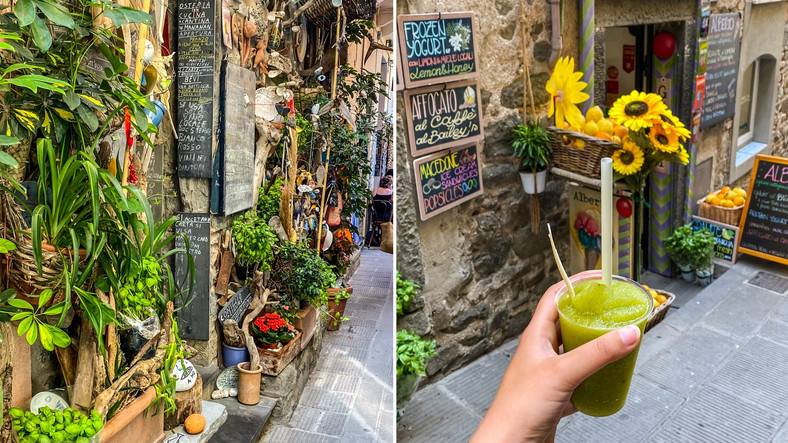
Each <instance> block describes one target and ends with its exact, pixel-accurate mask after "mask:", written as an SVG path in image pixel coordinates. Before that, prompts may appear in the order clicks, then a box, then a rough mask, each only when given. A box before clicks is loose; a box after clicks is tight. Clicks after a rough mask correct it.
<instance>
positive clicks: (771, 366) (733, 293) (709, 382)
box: [397, 257, 788, 442]
mask: <svg viewBox="0 0 788 443" xmlns="http://www.w3.org/2000/svg"><path fill="white" fill-rule="evenodd" d="M674 284H675V283H674ZM656 287H660V286H656ZM688 289H689V288H688ZM673 290H674V291H676V292H675V293H676V296H677V299H679V300H681V303H678V305H679V306H680V307H679V308H678V309H671V310H670V311H669V313H668V315H667V316H666V317H665V319H664V320H663V321H662V322H661V323H660V324H658V325H657V326H656V327H654V328H653V329H652V330H650V331H649V332H648V334H646V336H645V338H644V341H643V345H642V346H641V350H640V355H639V356H638V362H637V366H636V368H635V375H634V378H633V380H632V386H631V388H630V392H629V397H628V399H627V404H626V406H624V409H622V410H621V411H619V412H618V413H617V414H614V415H612V416H610V417H604V418H594V417H589V416H586V415H583V414H574V415H572V416H570V417H567V418H564V419H563V420H561V422H560V423H559V426H558V432H557V438H556V441H558V442H741V441H747V442H788V422H787V421H786V419H787V418H788V408H786V407H785V405H786V404H788V383H786V376H788V297H787V296H786V294H788V269H787V268H786V267H785V266H779V265H775V264H772V263H769V262H766V261H764V260H760V259H755V258H751V257H744V258H742V260H741V261H739V263H737V264H736V265H735V266H733V267H732V268H730V269H729V270H728V271H727V272H725V273H724V274H723V275H722V276H721V277H719V278H718V279H717V280H716V281H715V282H714V283H712V285H711V286H709V287H707V288H705V289H704V290H702V291H700V292H699V293H698V294H697V295H695V296H694V297H692V298H690V299H686V294H682V292H680V291H678V290H677V289H675V288H674V289H673ZM687 292H691V291H687ZM516 346H517V340H516V339H515V340H512V341H510V342H507V343H506V344H504V345H503V346H502V347H500V348H498V349H496V350H494V351H493V352H491V353H489V354H487V355H485V356H484V357H482V358H480V359H478V360H476V361H475V362H473V363H472V364H470V365H468V366H466V367H465V368H463V369H461V370H459V371H456V372H454V373H452V374H450V375H449V376H447V377H445V378H444V379H442V380H439V381H438V382H436V383H433V384H431V385H428V386H426V387H425V388H424V389H421V390H419V391H418V392H417V393H416V394H415V395H414V397H413V399H412V400H411V403H410V404H409V405H408V407H407V408H406V409H405V411H404V414H403V417H402V418H401V420H400V422H399V423H398V425H397V438H398V441H400V442H427V441H434V442H438V441H440V442H443V441H446V442H454V441H467V440H468V439H469V438H470V436H471V435H472V434H473V432H474V431H475V430H476V427H477V426H478V424H479V422H480V421H481V419H482V417H483V416H484V414H485V412H486V411H487V409H488V407H489V405H490V403H491V402H492V399H493V397H494V396H495V392H496V390H497V388H498V384H499V383H500V380H501V378H502V377H503V372H504V371H505V369H506V367H507V365H508V364H509V361H510V358H511V355H512V354H513V353H514V350H515V348H516ZM527 399H528V393H527V392H524V393H523V401H527Z"/></svg>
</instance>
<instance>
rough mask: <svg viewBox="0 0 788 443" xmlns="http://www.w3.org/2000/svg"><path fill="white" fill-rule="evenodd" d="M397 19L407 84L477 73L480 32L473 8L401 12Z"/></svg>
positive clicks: (438, 81) (469, 75)
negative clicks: (477, 39) (431, 12)
mask: <svg viewBox="0 0 788 443" xmlns="http://www.w3.org/2000/svg"><path fill="white" fill-rule="evenodd" d="M398 20H399V46H400V54H401V57H402V62H403V65H402V66H403V71H404V72H403V74H405V78H404V80H405V86H406V87H407V88H415V87H419V86H425V85H431V84H435V83H443V82H448V81H454V80H462V79H466V78H470V77H473V76H475V75H477V73H478V72H477V65H476V55H477V54H478V53H479V51H478V50H477V48H476V37H477V36H478V33H477V32H476V24H475V22H474V20H473V13H472V12H453V13H448V14H412V15H400V16H399V17H398Z"/></svg>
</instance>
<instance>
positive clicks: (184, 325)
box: [175, 212, 211, 340]
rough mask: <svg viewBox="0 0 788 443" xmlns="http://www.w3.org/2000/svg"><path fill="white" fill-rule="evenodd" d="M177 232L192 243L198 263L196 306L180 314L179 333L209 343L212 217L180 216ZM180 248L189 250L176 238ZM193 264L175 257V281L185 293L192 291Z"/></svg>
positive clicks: (194, 293) (195, 279)
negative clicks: (190, 288)
mask: <svg viewBox="0 0 788 443" xmlns="http://www.w3.org/2000/svg"><path fill="white" fill-rule="evenodd" d="M176 217H177V218H178V221H177V222H175V232H176V233H177V234H185V235H186V237H187V238H188V239H189V252H191V254H192V258H193V260H194V291H193V292H192V296H193V297H194V298H193V299H192V302H191V303H190V304H189V305H188V306H186V307H185V308H183V309H181V310H179V311H178V329H179V330H180V333H181V337H182V338H192V339H196V340H208V326H209V322H210V319H209V311H210V309H209V307H210V303H211V300H210V293H211V288H210V282H211V280H210V278H211V215H210V214H207V213H205V214H193V213H185V212H181V213H177V214H176ZM175 247H176V248H185V247H186V244H185V243H184V241H183V238H182V237H180V236H178V237H176V238H175ZM188 266H189V264H188V261H187V257H186V254H183V253H181V254H176V255H175V281H176V282H178V285H179V287H180V288H181V289H182V290H183V289H188V288H189V280H188V278H189V267H188Z"/></svg>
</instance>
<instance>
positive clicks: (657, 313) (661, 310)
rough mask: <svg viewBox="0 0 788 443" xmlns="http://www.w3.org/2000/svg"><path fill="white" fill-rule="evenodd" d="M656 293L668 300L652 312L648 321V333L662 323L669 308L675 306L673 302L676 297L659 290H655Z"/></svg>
mask: <svg viewBox="0 0 788 443" xmlns="http://www.w3.org/2000/svg"><path fill="white" fill-rule="evenodd" d="M655 291H657V294H660V295H664V296H665V297H667V298H668V299H667V300H665V303H662V304H661V305H659V306H657V307H656V308H654V310H653V311H651V314H649V315H648V320H646V331H648V330H649V329H651V328H653V327H654V326H656V325H657V323H659V322H661V321H662V319H663V318H665V314H667V312H668V308H670V305H672V304H673V300H675V299H676V296H675V295H673V294H672V293H670V292H667V291H662V290H659V289H655Z"/></svg>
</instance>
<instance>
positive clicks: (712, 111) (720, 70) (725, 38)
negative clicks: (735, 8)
mask: <svg viewBox="0 0 788 443" xmlns="http://www.w3.org/2000/svg"><path fill="white" fill-rule="evenodd" d="M740 29H741V16H739V13H738V12H734V13H731V14H712V15H711V18H710V20H709V49H708V53H707V55H706V94H705V97H704V99H703V113H702V114H701V123H700V127H701V129H703V128H708V127H709V126H712V125H715V124H717V123H719V122H721V121H723V120H725V119H726V118H729V117H733V114H734V112H736V80H737V78H738V72H737V68H738V65H739V46H740V40H741V38H740V32H739V30H740ZM740 100H750V97H741V98H740ZM744 108H745V107H742V109H744Z"/></svg>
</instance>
